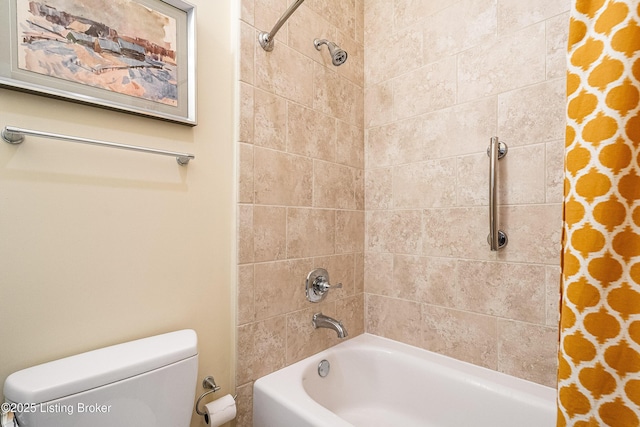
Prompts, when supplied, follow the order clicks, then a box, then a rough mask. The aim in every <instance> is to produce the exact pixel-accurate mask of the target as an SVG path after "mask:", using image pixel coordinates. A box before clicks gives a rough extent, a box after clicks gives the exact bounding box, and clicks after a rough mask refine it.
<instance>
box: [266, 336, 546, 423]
mask: <svg viewBox="0 0 640 427" xmlns="http://www.w3.org/2000/svg"><path fill="white" fill-rule="evenodd" d="M323 359H326V360H327V361H329V363H330V365H331V368H330V372H329V374H328V375H327V376H326V377H325V378H322V377H320V376H319V375H318V364H319V363H320V362H321V361H322V360H323ZM555 397H556V393H555V389H552V388H549V387H544V386H541V385H538V384H534V383H531V382H528V381H525V380H521V379H518V378H515V377H511V376H509V375H505V374H502V373H499V372H496V371H492V370H489V369H485V368H481V367H478V366H474V365H471V364H468V363H465V362H460V361H458V360H455V359H451V358H448V357H446V356H442V355H438V354H435V353H431V352H428V351H425V350H422V349H419V348H416V347H412V346H409V345H406V344H402V343H399V342H396V341H391V340H388V339H385V338H380V337H377V336H374V335H368V334H364V335H360V336H358V337H355V338H353V339H351V340H349V341H346V342H343V343H341V344H338V345H337V346H335V347H332V348H330V349H328V350H326V351H323V352H322V353H319V354H316V355H314V356H311V357H309V358H307V359H305V360H302V361H300V362H298V363H296V364H294V365H291V366H289V367H286V368H284V369H281V370H279V371H277V372H274V373H272V374H270V375H267V376H265V377H263V378H260V379H259V380H257V381H256V382H255V384H254V389H253V411H254V412H253V426H254V427H312V426H313V427H353V426H357V427H382V426H385V427H418V426H419V427H515V426H518V427H554V426H555V423H556V403H555Z"/></svg>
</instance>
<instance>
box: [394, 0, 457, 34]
mask: <svg viewBox="0 0 640 427" xmlns="http://www.w3.org/2000/svg"><path fill="white" fill-rule="evenodd" d="M458 1H459V0H426V1H424V0H395V1H394V2H393V5H394V8H393V24H394V29H396V30H398V29H400V28H406V27H408V26H410V25H413V24H415V23H416V22H418V21H420V20H422V19H424V18H426V17H428V16H431V15H433V14H434V13H436V12H438V11H440V10H443V9H445V8H447V7H449V6H451V5H454V4H456V3H457V2H458ZM387 25H388V24H387Z"/></svg>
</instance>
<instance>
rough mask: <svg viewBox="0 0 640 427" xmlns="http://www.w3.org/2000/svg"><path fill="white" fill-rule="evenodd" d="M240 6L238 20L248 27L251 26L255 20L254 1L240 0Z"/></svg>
mask: <svg viewBox="0 0 640 427" xmlns="http://www.w3.org/2000/svg"><path fill="white" fill-rule="evenodd" d="M240 4H241V6H240V19H241V20H242V21H244V22H246V23H247V24H249V25H253V22H254V19H255V2H254V0H241V1H240Z"/></svg>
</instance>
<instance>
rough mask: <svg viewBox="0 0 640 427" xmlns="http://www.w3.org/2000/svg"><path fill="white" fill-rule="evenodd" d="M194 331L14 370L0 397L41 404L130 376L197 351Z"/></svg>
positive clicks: (182, 358) (114, 346)
mask: <svg viewBox="0 0 640 427" xmlns="http://www.w3.org/2000/svg"><path fill="white" fill-rule="evenodd" d="M197 345H198V337H197V335H196V333H195V331H193V330H191V329H185V330H181V331H176V332H170V333H167V334H162V335H156V336H152V337H149V338H143V339H139V340H136V341H130V342H126V343H123V344H117V345H113V346H110V347H105V348H101V349H98V350H93V351H89V352H86V353H82V354H78V355H75V356H70V357H66V358H64V359H59V360H54V361H52V362H48V363H44V364H42V365H37V366H33V367H31V368H27V369H23V370H22V371H18V372H15V373H13V374H11V375H9V377H7V379H6V381H5V383H4V396H5V398H6V399H8V400H10V401H12V402H15V403H43V402H48V401H51V400H54V399H58V398H61V397H65V396H70V395H72V394H76V393H80V392H83V391H86V390H89V389H92V388H95V387H99V386H102V385H106V384H110V383H113V382H116V381H120V380H123V379H126V378H130V377H133V376H135V375H139V374H142V373H145V372H149V371H152V370H154V369H158V368H161V367H163V366H166V365H170V364H172V363H175V362H178V361H180V360H184V359H187V358H189V357H192V356H195V355H197V354H198V348H197Z"/></svg>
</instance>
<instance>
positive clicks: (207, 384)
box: [196, 375, 238, 424]
mask: <svg viewBox="0 0 640 427" xmlns="http://www.w3.org/2000/svg"><path fill="white" fill-rule="evenodd" d="M202 388H204V389H205V390H208V391H205V392H204V393H202V394H201V395H200V397H199V398H198V400H197V401H196V414H198V415H201V416H203V417H204V418H205V421H206V422H207V424H209V421H208V420H207V418H208V417H209V415H207V413H206V411H201V410H200V401H201V400H202V399H203V398H204V397H205V396H208V395H210V394H211V393H215V392H216V391H218V390H220V386H219V385H218V384H216V380H215V379H214V378H213V377H212V376H211V375H209V376H208V377H205V378H204V379H203V380H202ZM237 397H238V395H237V394H236V395H234V396H233V400H236V398H237Z"/></svg>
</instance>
